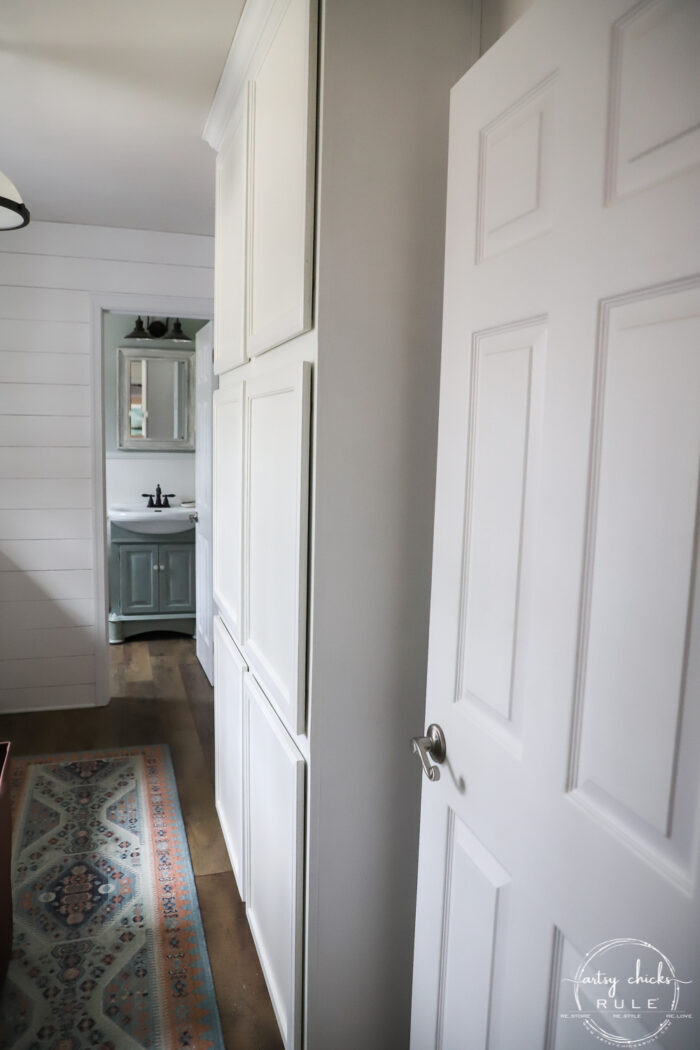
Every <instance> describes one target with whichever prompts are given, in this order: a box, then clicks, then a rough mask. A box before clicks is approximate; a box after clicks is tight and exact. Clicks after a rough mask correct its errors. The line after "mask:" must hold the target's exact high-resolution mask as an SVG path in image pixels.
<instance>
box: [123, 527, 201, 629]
mask: <svg viewBox="0 0 700 1050" xmlns="http://www.w3.org/2000/svg"><path fill="white" fill-rule="evenodd" d="M109 561H110V611H109V640H110V642H122V641H124V639H125V638H128V637H129V636H130V635H133V634H141V633H143V632H144V631H164V630H166V631H178V632H179V633H181V634H193V633H194V630H195V533H194V529H192V528H190V529H187V530H184V531H183V532H178V533H173V534H170V535H167V536H164V535H153V534H151V535H147V534H139V533H135V532H132V531H127V530H125V529H122V528H120V527H119V526H118V525H116V524H115V523H112V526H111V530H110V553H109Z"/></svg>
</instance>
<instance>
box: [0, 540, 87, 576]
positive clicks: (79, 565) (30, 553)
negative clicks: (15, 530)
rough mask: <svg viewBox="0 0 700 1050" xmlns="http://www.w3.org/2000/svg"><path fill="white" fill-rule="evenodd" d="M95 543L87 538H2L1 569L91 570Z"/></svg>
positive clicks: (25, 570) (0, 570)
mask: <svg viewBox="0 0 700 1050" xmlns="http://www.w3.org/2000/svg"><path fill="white" fill-rule="evenodd" d="M91 568H92V544H91V543H86V542H85V541H84V540H2V541H1V542H0V572H13V571H20V572H30V571H35V570H37V569H91Z"/></svg>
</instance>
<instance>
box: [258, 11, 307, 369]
mask: <svg viewBox="0 0 700 1050" xmlns="http://www.w3.org/2000/svg"><path fill="white" fill-rule="evenodd" d="M279 6H280V7H282V8H283V9H284V13H283V15H282V17H281V20H280V21H279V23H278V25H277V27H276V30H275V32H274V35H273V37H272V40H267V39H266V40H265V41H264V42H263V45H264V46H263V45H261V54H260V56H259V58H258V61H257V65H256V67H255V70H254V74H253V80H252V84H251V87H250V95H251V102H250V113H251V116H250V120H251V135H250V144H251V145H250V150H251V157H250V178H251V194H250V206H249V216H250V219H249V251H248V282H247V283H248V289H247V291H248V324H247V329H248V353H249V354H250V355H254V354H260V353H263V352H264V351H265V350H269V349H270V347H272V346H276V345H277V344H279V343H282V342H284V341H285V340H287V339H291V338H293V337H294V336H295V335H299V333H300V332H304V331H306V330H307V329H308V328H310V327H311V284H312V250H313V191H314V130H315V95H316V83H315V70H316V46H315V42H316V3H315V0H289V3H288V4H287V5H286V8H284V5H283V4H281V5H279Z"/></svg>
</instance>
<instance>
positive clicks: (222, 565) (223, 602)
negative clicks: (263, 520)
mask: <svg viewBox="0 0 700 1050" xmlns="http://www.w3.org/2000/svg"><path fill="white" fill-rule="evenodd" d="M244 391H245V386H244V384H243V383H233V384H231V385H229V386H225V387H222V388H221V389H219V390H217V391H216V393H215V394H214V417H213V428H214V465H213V475H214V493H213V519H214V520H213V542H214V602H215V603H216V606H217V608H218V610H219V612H220V614H221V616H222V618H223V620H224V621H225V623H226V626H227V627H228V629H229V631H230V632H231V635H232V637H233V638H234V639H235V641H236V642H238V643H239V644H241V643H242V631H241V606H242V597H241V587H242V575H241V561H242V531H243V409H244V401H243V398H244Z"/></svg>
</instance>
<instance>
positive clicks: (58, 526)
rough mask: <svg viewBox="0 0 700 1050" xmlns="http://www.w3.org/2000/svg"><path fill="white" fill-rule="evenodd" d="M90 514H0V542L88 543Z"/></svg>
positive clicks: (62, 511) (87, 512)
mask: <svg viewBox="0 0 700 1050" xmlns="http://www.w3.org/2000/svg"><path fill="white" fill-rule="evenodd" d="M92 533H93V521H92V511H91V510H0V540H50V539H56V540H65V539H68V540H89V539H91V537H92Z"/></svg>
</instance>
